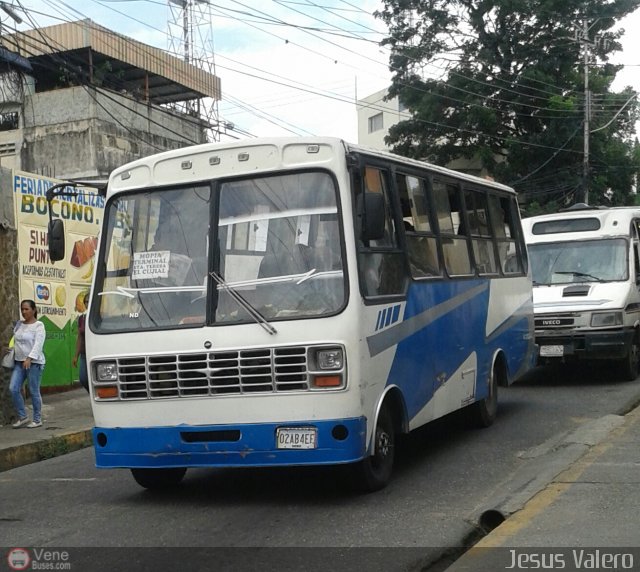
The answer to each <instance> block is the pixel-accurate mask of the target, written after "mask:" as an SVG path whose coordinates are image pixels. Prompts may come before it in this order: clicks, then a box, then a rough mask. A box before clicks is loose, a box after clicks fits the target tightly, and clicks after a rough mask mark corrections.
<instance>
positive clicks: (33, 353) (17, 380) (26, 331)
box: [9, 300, 46, 429]
mask: <svg viewBox="0 0 640 572" xmlns="http://www.w3.org/2000/svg"><path fill="white" fill-rule="evenodd" d="M20 313H21V314H22V320H21V321H20V322H18V324H17V326H16V328H15V330H14V340H15V345H14V351H15V365H14V368H13V372H12V373H11V382H10V383H9V389H10V391H11V397H12V398H13V406H14V407H15V410H16V413H17V414H18V420H17V421H16V422H15V423H14V424H13V428H14V429H18V428H20V427H22V426H23V425H26V426H27V427H28V428H29V429H33V428H35V427H42V397H41V396H40V381H41V379H42V370H43V369H44V362H45V359H44V352H43V347H44V340H45V336H46V333H45V330H44V324H43V323H42V322H39V321H38V320H37V317H38V310H37V309H36V303H35V302H34V301H33V300H23V301H22V302H20ZM25 379H26V380H27V381H28V385H29V393H30V394H31V402H32V404H33V421H31V422H30V423H29V418H28V417H27V412H26V411H25V405H24V398H23V397H22V385H23V384H24V381H25Z"/></svg>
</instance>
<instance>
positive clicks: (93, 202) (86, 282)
mask: <svg viewBox="0 0 640 572" xmlns="http://www.w3.org/2000/svg"><path fill="white" fill-rule="evenodd" d="M12 175H13V196H14V207H15V217H16V227H17V229H18V260H19V275H18V280H19V289H20V299H21V300H23V299H25V298H30V299H32V300H34V301H35V302H36V305H37V307H38V319H39V320H41V321H42V322H43V323H44V325H45V329H46V331H47V341H46V343H45V356H46V358H47V365H46V367H45V370H44V374H43V378H42V385H43V386H44V387H46V386H65V385H70V384H71V383H73V382H74V381H75V380H77V379H78V372H77V369H74V368H72V366H71V361H72V359H73V355H74V352H75V344H76V335H77V324H76V318H77V317H78V315H79V314H81V313H82V312H84V311H85V307H84V301H83V299H84V295H85V293H86V292H88V290H89V287H90V284H91V278H92V276H93V269H94V259H95V252H96V248H97V246H98V238H97V237H98V232H99V228H100V226H99V225H100V221H101V220H102V216H103V211H104V198H103V197H99V196H97V195H96V194H90V193H95V190H93V189H89V188H87V189H82V190H83V191H84V193H85V194H82V195H77V196H74V195H73V194H71V193H70V194H69V195H61V196H59V197H56V199H54V200H53V201H52V205H51V209H52V213H53V216H54V218H61V219H62V220H63V221H64V226H65V235H66V252H65V258H64V260H61V261H59V262H55V263H54V262H51V260H50V259H49V250H48V245H47V225H48V223H49V207H48V204H47V200H46V197H45V194H46V192H47V190H48V189H49V188H50V187H52V186H53V185H55V184H58V183H60V182H62V181H58V180H56V179H50V178H47V177H40V176H38V175H34V174H31V173H24V172H21V171H13V174H12ZM70 190H71V189H70Z"/></svg>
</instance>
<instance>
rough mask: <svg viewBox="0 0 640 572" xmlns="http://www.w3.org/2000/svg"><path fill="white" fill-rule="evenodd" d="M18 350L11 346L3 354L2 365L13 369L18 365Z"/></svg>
mask: <svg viewBox="0 0 640 572" xmlns="http://www.w3.org/2000/svg"><path fill="white" fill-rule="evenodd" d="M15 355H16V352H15V351H14V349H13V348H11V349H10V350H9V351H8V352H7V353H6V354H4V356H2V367H6V368H7V369H13V367H14V366H15V365H16V362H15Z"/></svg>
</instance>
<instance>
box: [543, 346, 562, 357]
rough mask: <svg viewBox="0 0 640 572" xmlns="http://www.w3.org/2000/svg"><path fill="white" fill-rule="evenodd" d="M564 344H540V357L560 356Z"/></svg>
mask: <svg viewBox="0 0 640 572" xmlns="http://www.w3.org/2000/svg"><path fill="white" fill-rule="evenodd" d="M563 355H564V346H540V356H542V357H562V356H563Z"/></svg>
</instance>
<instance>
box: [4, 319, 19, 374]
mask: <svg viewBox="0 0 640 572" xmlns="http://www.w3.org/2000/svg"><path fill="white" fill-rule="evenodd" d="M18 323H19V322H16V324H15V326H13V333H14V334H15V332H16V330H17V329H18ZM14 343H15V336H11V339H10V340H9V349H8V350H7V353H6V354H4V355H3V356H2V367H6V368H7V369H13V368H14V366H15V365H16V362H15V359H16V352H15V350H14Z"/></svg>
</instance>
